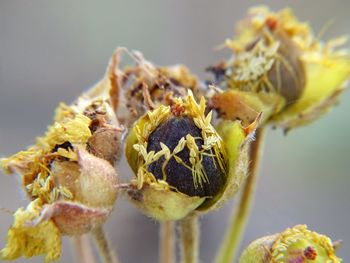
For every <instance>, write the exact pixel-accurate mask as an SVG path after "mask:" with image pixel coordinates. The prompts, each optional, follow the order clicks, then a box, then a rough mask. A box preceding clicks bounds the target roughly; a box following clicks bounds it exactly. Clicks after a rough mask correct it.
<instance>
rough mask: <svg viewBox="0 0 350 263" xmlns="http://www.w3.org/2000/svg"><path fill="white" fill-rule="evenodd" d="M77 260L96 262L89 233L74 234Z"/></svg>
mask: <svg viewBox="0 0 350 263" xmlns="http://www.w3.org/2000/svg"><path fill="white" fill-rule="evenodd" d="M72 242H73V245H74V252H75V262H77V263H96V260H95V256H94V253H93V251H92V246H91V243H90V240H89V237H88V236H87V235H81V236H73V237H72Z"/></svg>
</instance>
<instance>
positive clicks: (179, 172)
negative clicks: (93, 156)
mask: <svg viewBox="0 0 350 263" xmlns="http://www.w3.org/2000/svg"><path fill="white" fill-rule="evenodd" d="M204 112H205V100H204V98H202V99H201V102H200V104H199V105H198V104H197V103H196V102H195V100H194V98H193V95H192V93H191V92H189V95H188V96H187V97H185V98H184V99H177V100H176V104H175V105H174V106H173V107H170V106H163V105H162V106H160V107H158V108H157V109H156V110H154V111H149V112H147V114H146V115H144V116H143V117H142V118H140V119H139V120H138V121H137V122H136V123H135V125H134V127H133V129H132V131H131V132H130V134H129V135H128V137H127V139H126V157H127V160H128V162H129V164H130V166H131V168H132V169H133V170H134V172H135V174H136V175H137V177H136V179H135V180H133V181H132V183H131V187H130V188H129V190H128V195H129V197H130V198H131V201H132V202H133V203H135V204H136V205H137V206H138V207H139V208H141V210H142V211H143V212H144V213H146V214H147V215H149V216H151V217H154V218H156V219H158V220H176V219H180V218H182V217H184V216H186V215H187V214H188V213H189V212H190V211H192V210H194V209H198V210H202V211H207V210H209V209H211V208H214V207H216V205H215V204H216V203H221V202H218V201H219V200H221V199H222V197H223V196H224V193H226V192H227V189H229V188H230V189H231V187H233V185H234V184H239V180H238V178H239V179H240V180H242V177H235V176H233V174H234V172H233V170H234V168H232V167H236V161H237V159H238V158H237V156H240V154H241V150H242V149H245V147H243V146H242V145H243V144H244V142H245V139H246V137H247V135H243V136H239V135H238V136H234V137H233V139H232V140H235V142H236V145H232V148H228V147H226V145H225V144H224V141H223V140H222V138H221V136H220V135H219V134H218V133H217V131H216V130H215V129H214V127H213V126H212V125H211V113H209V114H208V115H207V116H205V115H204ZM227 125H228V124H227ZM228 126H229V127H233V129H234V130H235V131H240V132H241V134H243V133H244V129H243V128H242V127H241V126H239V125H238V123H235V124H230V125H228ZM241 146H242V147H241ZM228 151H230V153H228ZM231 151H233V152H235V153H234V156H235V157H234V158H235V159H234V158H231V159H229V158H228V156H230V157H231V156H232V153H231ZM245 154H246V153H245V152H244V150H242V155H243V156H245ZM228 163H230V166H229V165H228ZM235 179H236V180H235ZM228 180H229V181H228ZM231 190H232V189H231ZM231 190H230V191H231ZM231 192H234V191H231ZM225 196H226V194H225ZM214 200H215V201H214ZM221 201H222V200H221ZM175 204H176V208H177V209H174V206H175Z"/></svg>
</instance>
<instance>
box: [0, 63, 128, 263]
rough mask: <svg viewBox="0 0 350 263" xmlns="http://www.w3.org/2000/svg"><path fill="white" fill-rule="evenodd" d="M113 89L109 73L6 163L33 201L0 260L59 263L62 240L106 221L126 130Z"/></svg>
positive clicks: (19, 218)
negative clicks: (116, 108) (41, 257)
mask: <svg viewBox="0 0 350 263" xmlns="http://www.w3.org/2000/svg"><path fill="white" fill-rule="evenodd" d="M112 61H113V59H112ZM109 69H110V68H109ZM108 72H110V71H108ZM108 72H107V73H108ZM113 87H114V86H113V85H112V83H111V81H110V78H109V75H108V74H107V75H106V78H105V79H104V80H103V81H101V82H100V83H98V84H97V85H96V86H95V87H93V89H91V90H90V91H89V92H87V93H85V94H83V95H82V96H81V97H79V98H78V100H77V101H76V102H75V103H73V104H72V105H71V106H67V105H65V104H63V103H61V104H60V105H59V107H58V108H57V110H56V114H55V117H54V122H53V124H52V125H51V126H49V127H48V130H47V132H46V134H45V135H44V136H42V137H40V138H38V139H37V142H36V144H35V145H33V146H31V147H29V148H28V149H27V150H25V151H21V152H18V153H16V154H14V155H13V156H10V157H7V158H3V159H1V162H0V166H1V168H2V169H4V171H5V172H7V173H17V174H19V175H20V176H21V181H22V186H23V189H24V191H25V192H26V194H27V196H28V198H29V200H30V201H31V202H30V204H29V205H28V206H27V208H19V209H18V210H17V211H16V213H15V214H14V218H15V219H14V223H13V225H12V226H11V228H10V230H9V232H8V237H7V245H6V247H5V248H4V249H2V250H1V251H0V258H1V259H3V260H13V259H16V258H18V257H20V256H24V257H32V256H36V255H45V262H49V261H53V260H57V259H58V258H59V257H60V253H61V235H80V234H83V233H87V232H89V231H91V230H94V229H95V228H96V227H99V226H101V225H102V224H103V223H104V222H105V221H106V219H107V217H108V215H109V214H110V213H111V211H112V208H113V205H114V202H115V200H116V198H117V189H118V187H117V185H118V178H117V174H116V171H115V169H114V162H115V161H116V159H117V157H118V152H119V149H120V147H119V143H120V131H121V128H120V126H119V124H118V121H117V118H116V116H115V114H114V109H113V107H114V106H116V104H113V102H112V101H111V99H110V92H111V91H112V89H113Z"/></svg>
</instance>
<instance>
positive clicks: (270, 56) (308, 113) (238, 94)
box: [210, 7, 350, 130]
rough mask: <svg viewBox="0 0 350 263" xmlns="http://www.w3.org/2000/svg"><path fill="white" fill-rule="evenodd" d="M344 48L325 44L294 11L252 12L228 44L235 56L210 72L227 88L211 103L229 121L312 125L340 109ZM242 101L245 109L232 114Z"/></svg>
mask: <svg viewBox="0 0 350 263" xmlns="http://www.w3.org/2000/svg"><path fill="white" fill-rule="evenodd" d="M343 43H344V38H339V39H333V40H331V41H329V42H328V43H326V44H322V43H320V42H319V41H318V40H317V39H314V38H313V36H312V32H311V30H310V28H309V27H308V25H307V24H305V23H301V22H299V21H298V20H297V19H296V18H295V17H294V15H293V14H292V12H291V10H289V9H284V10H282V11H279V12H277V13H274V12H271V11H270V10H268V9H267V8H264V7H259V8H253V9H252V10H251V11H250V12H249V16H248V17H247V18H246V19H244V20H243V21H242V22H241V23H239V26H238V34H237V36H236V37H235V38H234V39H232V40H228V41H226V45H227V46H228V47H229V48H230V49H231V50H232V51H233V53H234V57H233V58H232V59H231V60H229V61H227V62H225V63H220V64H219V65H217V66H214V67H211V68H210V69H211V70H212V71H214V72H215V73H216V75H218V72H220V75H219V76H218V80H219V81H220V83H219V84H221V85H223V86H224V87H225V88H227V90H225V91H224V92H223V93H216V94H215V95H214V96H213V98H212V102H211V104H212V106H213V108H216V109H217V110H218V112H219V114H221V116H222V117H223V118H225V119H241V120H242V121H243V122H249V121H251V119H252V118H253V117H252V115H254V113H255V116H256V114H257V113H258V112H261V111H262V112H264V119H263V122H270V123H273V124H274V125H276V126H281V127H282V128H284V129H285V130H289V129H291V128H294V127H297V126H300V125H303V124H306V123H309V122H311V121H313V120H315V119H316V118H317V117H319V116H320V115H322V114H323V113H325V112H326V111H327V110H328V109H329V108H330V106H332V105H334V104H335V102H336V99H337V97H338V96H339V94H340V93H341V91H342V90H343V86H344V85H345V82H346V80H347V79H349V77H350V57H349V54H348V53H347V52H345V51H344V50H336V47H338V46H340V45H342V44H343ZM222 75H224V77H222ZM237 101H239V102H240V104H242V105H244V106H243V107H242V108H241V109H238V110H237V107H238V106H237V107H235V109H234V110H233V109H231V108H230V107H231V106H230V105H232V104H233V102H237Z"/></svg>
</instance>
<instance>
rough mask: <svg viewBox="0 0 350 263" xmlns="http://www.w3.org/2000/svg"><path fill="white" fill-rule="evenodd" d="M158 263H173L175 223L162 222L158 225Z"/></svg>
mask: <svg viewBox="0 0 350 263" xmlns="http://www.w3.org/2000/svg"><path fill="white" fill-rule="evenodd" d="M159 262H160V263H174V262H175V223H174V221H164V222H161V223H160V233H159Z"/></svg>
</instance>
